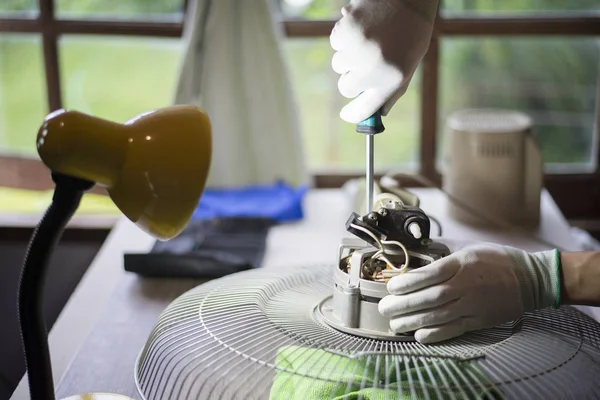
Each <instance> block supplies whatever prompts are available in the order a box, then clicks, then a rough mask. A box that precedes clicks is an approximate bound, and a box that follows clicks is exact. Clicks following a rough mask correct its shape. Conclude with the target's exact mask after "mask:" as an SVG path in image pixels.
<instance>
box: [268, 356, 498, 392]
mask: <svg viewBox="0 0 600 400" xmlns="http://www.w3.org/2000/svg"><path fill="white" fill-rule="evenodd" d="M386 359H387V361H386ZM396 360H397V361H398V363H396ZM429 360H431V359H429ZM425 363H427V367H426V366H425V365H426V364H425ZM397 365H398V368H397ZM275 367H276V371H277V372H276V375H275V378H274V381H273V385H272V387H271V392H270V399H271V400H284V399H286V400H293V399H298V400H300V399H302V400H321V399H335V400H353V399H362V400H399V399H424V398H426V397H425V395H424V392H425V391H426V392H427V394H428V395H429V398H431V399H446V398H458V399H465V398H475V399H502V398H503V396H502V394H501V392H500V391H499V390H498V389H497V388H496V387H495V386H494V385H493V384H492V383H491V382H490V381H489V379H488V378H487V377H486V376H485V375H484V374H483V373H482V372H481V370H479V368H477V366H476V365H475V363H474V362H468V361H463V362H460V361H453V360H447V359H438V360H435V361H425V360H424V359H422V358H419V357H405V356H393V355H388V356H385V355H372V356H364V357H358V358H350V357H346V356H344V355H338V354H334V353H331V352H328V351H325V350H319V349H311V348H305V347H299V346H288V347H284V348H281V349H279V351H278V353H277V358H276V364H275ZM386 382H387V388H385V386H386ZM457 383H458V384H460V385H462V387H461V388H459V387H458V386H457ZM453 395H454V396H453Z"/></svg>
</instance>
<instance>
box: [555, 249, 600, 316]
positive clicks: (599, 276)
mask: <svg viewBox="0 0 600 400" xmlns="http://www.w3.org/2000/svg"><path fill="white" fill-rule="evenodd" d="M560 261H561V277H560V280H561V303H562V304H573V305H589V306H600V251H582V252H565V253H561V257H560Z"/></svg>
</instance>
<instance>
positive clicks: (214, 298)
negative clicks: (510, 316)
mask: <svg viewBox="0 0 600 400" xmlns="http://www.w3.org/2000/svg"><path fill="white" fill-rule="evenodd" d="M333 268H334V266H333V265H312V266H301V267H288V268H285V269H263V270H252V271H247V272H242V273H237V274H234V275H230V276H227V277H224V278H221V279H218V280H214V281H211V282H209V283H206V284H203V285H201V286H198V287H196V288H194V289H192V290H190V291H188V292H187V293H185V294H183V295H182V296H180V297H179V298H178V299H176V300H175V301H174V302H173V303H172V304H171V305H170V306H169V307H168V308H167V309H166V310H165V311H164V312H163V313H162V314H161V316H160V318H159V319H158V321H157V323H156V325H155V327H154V329H153V331H152V333H151V335H150V337H149V339H148V341H147V343H146V346H145V347H144V348H143V349H142V351H141V353H140V355H139V357H138V360H137V363H136V368H135V379H136V383H137V385H138V390H139V392H140V394H141V396H142V397H143V398H144V399H148V400H150V399H161V400H162V399H165V400H166V399H238V398H239V399H328V398H336V399H359V398H362V399H366V400H369V399H400V398H411V399H413V398H414V399H421V398H422V399H446V398H448V399H466V398H478V399H496V398H514V399H524V398H540V399H570V398H573V399H589V398H598V397H599V396H600V380H598V377H600V330H599V329H598V324H597V323H596V322H595V321H594V320H593V319H591V318H589V317H588V316H587V315H585V314H583V313H581V312H579V311H578V310H576V309H574V308H571V307H562V308H560V309H558V310H551V309H548V310H542V311H539V312H536V313H530V314H526V315H525V316H524V317H523V318H522V319H521V320H519V321H516V322H514V323H511V324H506V325H503V326H499V327H496V328H493V329H489V330H484V331H479V332H471V333H468V334H465V335H463V336H461V337H459V338H456V339H453V340H451V341H447V342H444V343H441V344H436V345H421V344H419V343H417V342H406V341H385V340H375V339H370V338H364V337H359V336H353V335H350V334H347V333H343V332H340V331H338V330H336V329H333V328H331V327H330V326H329V325H328V324H326V323H324V322H323V321H322V320H321V318H320V313H319V312H316V310H318V307H317V306H318V304H319V303H321V302H322V301H323V300H324V299H326V298H327V297H328V296H330V295H331V294H332V288H333V278H332V276H333V273H332V272H333Z"/></svg>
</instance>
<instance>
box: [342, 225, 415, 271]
mask: <svg viewBox="0 0 600 400" xmlns="http://www.w3.org/2000/svg"><path fill="white" fill-rule="evenodd" d="M350 227H352V228H354V229H358V230H359V231H362V232H364V233H366V234H367V235H369V236H370V237H371V238H373V240H375V242H376V243H377V246H378V247H379V249H378V250H377V252H375V254H373V255H372V256H371V258H373V259H376V260H378V259H381V260H383V261H385V262H386V264H387V265H389V266H390V267H391V268H392V271H393V273H391V272H392V271H389V272H388V273H385V274H383V275H390V277H391V276H395V275H397V274H399V273H402V272H404V271H405V270H406V269H407V268H408V265H409V262H410V255H409V253H408V250H407V249H406V246H404V245H403V244H402V243H400V242H398V241H395V240H384V241H381V240H379V238H378V237H377V236H375V235H374V234H373V232H371V231H369V230H368V229H366V228H364V227H362V226H359V225H356V224H350ZM386 244H393V245H396V246H399V247H400V248H402V251H403V252H404V263H403V264H402V266H400V267H398V266H396V265H395V264H394V263H393V262H391V261H390V260H389V259H388V258H387V257H386V253H385V245H386ZM382 272H383V271H382Z"/></svg>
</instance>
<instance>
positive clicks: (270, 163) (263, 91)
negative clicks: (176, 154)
mask: <svg viewBox="0 0 600 400" xmlns="http://www.w3.org/2000/svg"><path fill="white" fill-rule="evenodd" d="M269 1H270V0H197V1H195V2H194V3H193V4H191V8H190V13H189V14H188V17H187V21H186V24H185V32H184V40H185V54H184V58H183V63H182V66H181V73H180V77H179V82H178V87H177V92H176V96H175V103H176V104H196V105H198V106H200V107H202V108H203V109H205V110H206V111H207V113H208V115H209V116H210V118H211V122H212V125H213V157H212V165H211V171H210V174H209V177H208V184H207V186H208V187H211V188H223V187H236V186H245V185H252V184H270V183H273V182H275V181H278V180H283V181H285V182H286V183H288V184H291V185H300V184H308V183H310V182H309V181H308V174H307V172H306V168H305V165H304V157H303V149H302V147H303V146H302V140H301V136H300V132H301V130H300V125H299V118H298V113H297V109H296V104H295V101H294V97H293V92H292V87H291V81H290V76H289V72H288V70H287V66H286V62H285V59H284V57H285V56H284V53H283V48H282V38H283V34H282V32H281V30H280V29H281V28H280V26H279V24H277V23H276V22H275V21H274V18H273V13H272V12H271V9H270V4H269Z"/></svg>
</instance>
